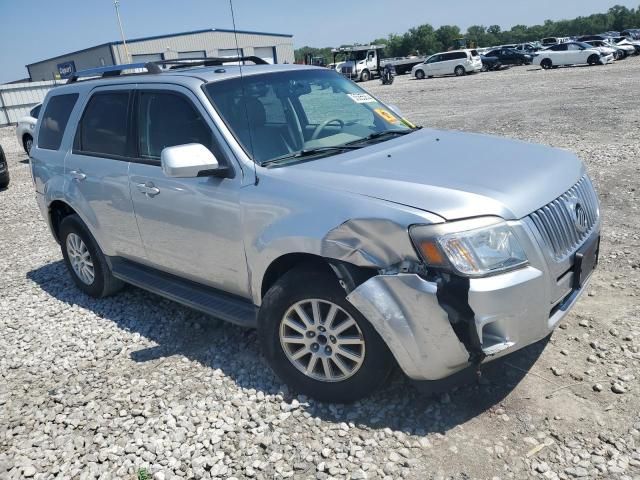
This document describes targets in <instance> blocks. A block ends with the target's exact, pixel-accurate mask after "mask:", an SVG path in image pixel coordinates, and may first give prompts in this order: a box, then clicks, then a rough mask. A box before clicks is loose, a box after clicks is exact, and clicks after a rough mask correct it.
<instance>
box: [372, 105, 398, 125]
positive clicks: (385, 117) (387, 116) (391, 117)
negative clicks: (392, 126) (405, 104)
mask: <svg viewBox="0 0 640 480" xmlns="http://www.w3.org/2000/svg"><path fill="white" fill-rule="evenodd" d="M374 112H376V113H377V114H378V115H380V116H381V117H382V119H383V120H385V121H386V122H388V123H398V119H397V118H396V116H395V115H393V114H392V113H391V112H388V111H386V110H385V109H384V108H376V109H375V110H374Z"/></svg>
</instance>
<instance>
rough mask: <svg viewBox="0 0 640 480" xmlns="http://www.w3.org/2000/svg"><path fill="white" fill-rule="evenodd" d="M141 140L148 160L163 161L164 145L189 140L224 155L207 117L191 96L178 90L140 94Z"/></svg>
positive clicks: (143, 153) (178, 143)
mask: <svg viewBox="0 0 640 480" xmlns="http://www.w3.org/2000/svg"><path fill="white" fill-rule="evenodd" d="M138 139H139V152H140V157H141V158H144V159H151V160H159V159H160V154H161V153H162V150H163V149H164V148H166V147H173V146H175V145H185V144H187V143H200V144H202V145H204V146H205V147H207V148H208V149H209V150H211V151H212V152H213V154H214V155H216V156H217V158H218V159H220V158H221V156H220V153H219V152H218V151H217V150H216V149H215V144H214V139H213V132H212V131H211V129H210V128H209V126H208V125H207V123H206V121H205V120H204V118H202V116H201V115H200V113H199V111H198V110H197V109H196V108H195V107H194V106H193V104H191V102H190V101H189V100H187V98H185V97H183V96H182V95H179V94H175V93H170V92H141V93H140V100H139V109H138Z"/></svg>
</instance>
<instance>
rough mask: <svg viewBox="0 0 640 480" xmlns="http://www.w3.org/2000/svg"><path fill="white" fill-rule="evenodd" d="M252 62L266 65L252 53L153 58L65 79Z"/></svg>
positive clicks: (82, 72) (74, 79) (89, 71)
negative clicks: (229, 55)
mask: <svg viewBox="0 0 640 480" xmlns="http://www.w3.org/2000/svg"><path fill="white" fill-rule="evenodd" d="M245 61H249V62H253V63H254V64H256V65H268V64H269V63H268V62H267V61H266V60H263V59H262V58H260V57H256V56H253V55H249V56H246V57H244V56H238V57H211V58H178V59H174V60H155V61H153V62H146V63H127V64H124V65H109V66H106V67H97V68H89V69H87V70H81V71H79V72H73V74H72V75H71V76H70V77H69V79H68V80H67V83H74V82H77V81H78V79H80V78H84V77H102V78H105V77H117V76H119V75H122V72H123V71H124V70H133V69H145V70H146V72H145V73H150V74H157V73H162V72H163V69H162V68H161V67H162V66H165V67H167V66H168V67H169V69H177V68H189V67H199V66H205V67H212V66H219V65H224V64H225V63H235V62H245Z"/></svg>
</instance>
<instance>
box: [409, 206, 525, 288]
mask: <svg viewBox="0 0 640 480" xmlns="http://www.w3.org/2000/svg"><path fill="white" fill-rule="evenodd" d="M479 224H480V225H482V226H478V225H479ZM410 235H411V239H412V240H413V243H414V245H415V246H416V249H417V250H418V252H419V253H420V255H421V256H422V258H423V260H424V261H425V262H426V263H427V265H429V266H432V267H439V268H445V269H447V268H448V269H453V270H455V271H456V272H458V273H459V274H462V275H465V276H470V277H479V276H485V275H490V274H493V273H498V272H504V271H506V270H512V269H514V268H519V267H522V266H524V265H526V264H527V256H526V254H525V253H524V250H523V249H522V247H521V246H520V243H519V242H518V239H517V238H516V236H515V234H514V233H513V230H512V229H511V227H510V226H509V225H507V224H506V223H505V222H504V221H499V220H496V219H489V218H485V219H475V220H471V221H464V222H452V223H448V224H441V225H416V226H413V227H411V229H410Z"/></svg>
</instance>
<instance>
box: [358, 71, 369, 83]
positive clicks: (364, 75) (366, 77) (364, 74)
mask: <svg viewBox="0 0 640 480" xmlns="http://www.w3.org/2000/svg"><path fill="white" fill-rule="evenodd" d="M369 80H371V74H370V73H369V70H363V71H362V73H361V74H360V81H361V82H368V81H369Z"/></svg>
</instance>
